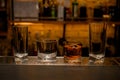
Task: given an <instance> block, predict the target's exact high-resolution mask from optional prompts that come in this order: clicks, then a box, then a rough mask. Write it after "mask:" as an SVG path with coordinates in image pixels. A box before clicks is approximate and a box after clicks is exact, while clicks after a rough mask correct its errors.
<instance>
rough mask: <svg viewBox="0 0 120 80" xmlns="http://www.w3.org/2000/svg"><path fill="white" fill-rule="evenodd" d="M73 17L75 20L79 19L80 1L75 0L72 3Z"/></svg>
mask: <svg viewBox="0 0 120 80" xmlns="http://www.w3.org/2000/svg"><path fill="white" fill-rule="evenodd" d="M72 17H73V19H76V18H78V1H77V0H74V1H73V2H72Z"/></svg>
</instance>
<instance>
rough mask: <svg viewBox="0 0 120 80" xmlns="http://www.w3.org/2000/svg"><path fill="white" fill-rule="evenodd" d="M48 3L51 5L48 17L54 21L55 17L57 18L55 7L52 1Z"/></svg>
mask: <svg viewBox="0 0 120 80" xmlns="http://www.w3.org/2000/svg"><path fill="white" fill-rule="evenodd" d="M50 3H51V4H50V8H51V15H50V17H51V19H52V20H56V17H57V6H56V4H55V1H54V0H51V1H50Z"/></svg>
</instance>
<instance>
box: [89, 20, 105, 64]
mask: <svg viewBox="0 0 120 80" xmlns="http://www.w3.org/2000/svg"><path fill="white" fill-rule="evenodd" d="M106 29H107V25H106V23H104V22H94V23H90V24H89V62H90V63H93V64H100V63H104V57H105V44H106Z"/></svg>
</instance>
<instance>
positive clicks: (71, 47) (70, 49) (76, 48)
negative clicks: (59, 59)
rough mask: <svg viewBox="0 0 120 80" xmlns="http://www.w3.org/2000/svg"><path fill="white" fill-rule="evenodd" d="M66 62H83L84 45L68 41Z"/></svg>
mask: <svg viewBox="0 0 120 80" xmlns="http://www.w3.org/2000/svg"><path fill="white" fill-rule="evenodd" d="M64 48H65V55H64V61H65V63H70V64H71V63H72V64H79V63H81V54H82V51H81V49H82V46H81V45H80V44H77V43H67V44H66V45H65V46H64Z"/></svg>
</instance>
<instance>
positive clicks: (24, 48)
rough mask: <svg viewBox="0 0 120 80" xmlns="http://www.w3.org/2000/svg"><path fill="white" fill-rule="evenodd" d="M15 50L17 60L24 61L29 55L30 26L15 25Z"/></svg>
mask: <svg viewBox="0 0 120 80" xmlns="http://www.w3.org/2000/svg"><path fill="white" fill-rule="evenodd" d="M13 50H14V56H15V57H16V60H18V61H21V62H24V61H25V60H27V56H28V27H27V26H14V27H13Z"/></svg>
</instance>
